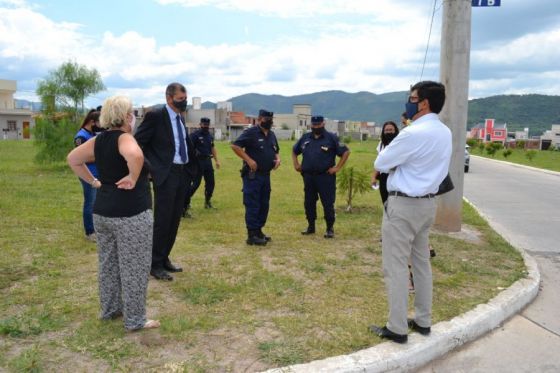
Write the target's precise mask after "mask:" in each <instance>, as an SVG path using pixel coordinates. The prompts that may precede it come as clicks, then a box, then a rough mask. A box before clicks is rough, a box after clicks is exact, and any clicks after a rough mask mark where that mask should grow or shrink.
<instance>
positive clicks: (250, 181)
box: [231, 110, 280, 246]
mask: <svg viewBox="0 0 560 373" xmlns="http://www.w3.org/2000/svg"><path fill="white" fill-rule="evenodd" d="M273 116H274V113H272V112H269V111H266V110H260V111H259V117H258V119H257V120H258V124H257V125H256V126H254V127H250V128H248V129H247V130H245V131H244V132H243V133H242V134H241V135H240V136H239V137H238V138H237V140H235V141H234V143H233V144H232V145H231V148H232V150H233V151H234V152H235V154H236V155H237V156H238V157H239V158H241V159H243V168H242V169H241V177H242V179H243V204H244V205H245V224H246V226H247V236H248V237H247V244H249V245H261V246H264V245H266V243H267V242H268V241H270V240H271V238H270V237H269V236H267V235H265V234H264V233H263V231H262V228H263V227H264V225H265V224H266V219H267V217H268V209H269V202H270V191H271V188H270V171H272V170H276V169H277V168H278V167H280V155H279V151H280V148H279V146H278V141H277V140H276V135H275V134H274V132H272V130H271V128H272V123H273Z"/></svg>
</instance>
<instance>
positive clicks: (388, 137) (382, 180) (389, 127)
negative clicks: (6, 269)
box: [371, 121, 399, 205]
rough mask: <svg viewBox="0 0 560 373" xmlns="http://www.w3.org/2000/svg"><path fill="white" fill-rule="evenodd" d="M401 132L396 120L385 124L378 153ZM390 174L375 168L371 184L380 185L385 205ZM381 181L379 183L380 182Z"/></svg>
mask: <svg viewBox="0 0 560 373" xmlns="http://www.w3.org/2000/svg"><path fill="white" fill-rule="evenodd" d="M398 134H399V128H398V127H397V125H396V124H395V122H392V121H389V122H385V123H384V124H383V127H382V128H381V141H380V142H379V144H378V145H377V153H379V152H381V151H382V150H383V149H384V148H385V147H387V146H389V144H390V143H391V141H393V139H394V138H395V137H397V135H398ZM388 177H389V174H386V173H380V172H378V171H375V170H374V173H373V176H372V180H371V184H372V186H373V187H374V188H375V186H377V185H379V193H380V194H381V201H383V205H385V201H387V197H389V194H388V192H387V178H388ZM378 181H379V184H378Z"/></svg>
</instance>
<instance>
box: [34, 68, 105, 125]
mask: <svg viewBox="0 0 560 373" xmlns="http://www.w3.org/2000/svg"><path fill="white" fill-rule="evenodd" d="M104 89H105V85H104V84H103V81H102V80H101V76H100V75H99V73H98V72H97V70H96V69H91V70H90V69H88V68H87V66H84V65H79V64H78V63H76V62H70V61H68V62H65V63H63V64H62V65H60V66H59V67H58V68H57V69H56V70H53V71H51V72H50V73H49V75H48V76H47V77H46V78H45V79H44V80H41V81H40V82H39V83H38V85H37V95H38V96H39V97H40V98H41V102H42V103H43V105H44V107H45V113H53V112H54V111H56V107H57V105H58V106H60V107H62V108H66V109H68V108H73V110H74V113H75V117H74V118H75V119H77V115H76V114H77V112H78V105H81V111H82V112H83V111H84V100H85V99H86V97H88V96H90V95H92V94H95V93H97V92H100V91H102V90H104Z"/></svg>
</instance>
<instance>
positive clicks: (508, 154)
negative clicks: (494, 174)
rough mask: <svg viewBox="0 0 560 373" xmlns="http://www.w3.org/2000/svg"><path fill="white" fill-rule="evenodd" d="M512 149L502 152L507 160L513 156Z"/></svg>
mask: <svg viewBox="0 0 560 373" xmlns="http://www.w3.org/2000/svg"><path fill="white" fill-rule="evenodd" d="M511 153H512V152H511V149H506V150H504V151H503V152H502V155H503V156H504V158H506V159H507V157H509V156H510V155H511Z"/></svg>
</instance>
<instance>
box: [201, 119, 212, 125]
mask: <svg viewBox="0 0 560 373" xmlns="http://www.w3.org/2000/svg"><path fill="white" fill-rule="evenodd" d="M200 124H205V125H207V126H209V125H210V118H206V117H203V118H200Z"/></svg>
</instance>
